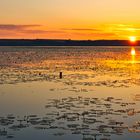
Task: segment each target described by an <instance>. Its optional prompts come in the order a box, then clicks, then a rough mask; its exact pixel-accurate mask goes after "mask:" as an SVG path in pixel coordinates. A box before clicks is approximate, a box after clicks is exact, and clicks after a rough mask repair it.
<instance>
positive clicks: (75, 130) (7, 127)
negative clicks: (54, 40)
mask: <svg viewBox="0 0 140 140" xmlns="http://www.w3.org/2000/svg"><path fill="white" fill-rule="evenodd" d="M134 48H135V51H136V55H135V56H132V55H131V49H132V47H131V46H130V47H124V46H123V47H122V46H112V47H104V46H98V47H92V46H90V47H88V46H82V47H72V46H71V47H64V46H62V47H48V46H47V47H40V46H38V47H21V46H18V47H11V46H6V47H2V46H1V47H0V139H2V140H4V139H13V140H19V139H20V140H25V139H27V140H32V139H33V140H38V139H41V140H45V139H49V140H66V139H67V140H71V139H73V140H95V139H96V140H117V139H120V140H132V139H133V140H138V139H139V138H140V93H139V91H140V47H134ZM60 72H62V78H60Z"/></svg>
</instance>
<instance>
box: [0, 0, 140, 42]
mask: <svg viewBox="0 0 140 140" xmlns="http://www.w3.org/2000/svg"><path fill="white" fill-rule="evenodd" d="M139 5H140V0H0V9H1V10H0V38H48V39H49V38H50V39H56V38H57V39H93V40H94V39H128V38H129V36H136V37H137V39H140V18H139V17H140V8H139Z"/></svg>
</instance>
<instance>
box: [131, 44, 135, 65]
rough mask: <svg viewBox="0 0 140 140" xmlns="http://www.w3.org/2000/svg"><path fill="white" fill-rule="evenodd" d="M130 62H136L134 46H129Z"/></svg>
mask: <svg viewBox="0 0 140 140" xmlns="http://www.w3.org/2000/svg"><path fill="white" fill-rule="evenodd" d="M131 63H132V64H135V63H136V50H135V48H134V47H131Z"/></svg>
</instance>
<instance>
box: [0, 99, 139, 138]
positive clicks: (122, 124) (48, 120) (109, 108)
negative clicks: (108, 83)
mask: <svg viewBox="0 0 140 140" xmlns="http://www.w3.org/2000/svg"><path fill="white" fill-rule="evenodd" d="M118 101H119V102H118ZM122 104H125V106H124V105H123V106H122ZM135 105H136V104H135V103H133V102H125V101H124V100H123V99H118V98H114V97H107V98H84V97H81V96H78V97H68V98H61V99H59V100H58V99H57V100H56V99H51V100H49V102H48V104H47V105H46V106H45V108H46V112H47V113H46V114H45V115H44V116H39V115H34V114H32V115H28V116H26V115H25V116H23V117H19V116H17V117H16V116H14V115H13V114H10V115H7V116H5V117H3V116H2V117H0V137H5V138H7V139H8V138H14V137H15V135H16V133H17V132H18V131H20V130H22V129H27V128H30V127H31V128H34V129H36V130H45V131H48V130H52V132H53V135H54V136H56V137H59V136H63V135H67V134H69V133H70V134H71V135H81V136H82V140H92V139H93V140H94V139H97V138H100V139H101V140H105V139H106V140H110V139H111V136H112V135H117V136H123V134H124V133H125V132H126V131H127V133H140V122H139V121H136V122H134V124H131V125H130V124H129V123H126V120H127V118H124V117H123V116H124V115H125V116H127V117H128V118H129V117H133V116H135V115H140V111H139V110H137V109H134V108H135ZM98 106H100V108H98ZM120 108H121V109H120ZM118 116H119V118H118ZM58 130H59V131H58Z"/></svg>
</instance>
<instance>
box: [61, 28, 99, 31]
mask: <svg viewBox="0 0 140 140" xmlns="http://www.w3.org/2000/svg"><path fill="white" fill-rule="evenodd" d="M61 30H65V31H101V30H99V29H96V28H61Z"/></svg>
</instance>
